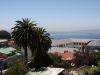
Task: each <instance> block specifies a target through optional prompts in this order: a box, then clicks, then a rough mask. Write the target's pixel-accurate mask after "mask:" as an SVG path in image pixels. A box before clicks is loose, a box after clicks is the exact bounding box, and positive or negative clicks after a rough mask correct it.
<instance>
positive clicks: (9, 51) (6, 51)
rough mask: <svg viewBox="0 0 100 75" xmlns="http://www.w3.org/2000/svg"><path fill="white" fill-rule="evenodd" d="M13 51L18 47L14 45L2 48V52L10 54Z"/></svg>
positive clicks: (0, 49) (0, 50)
mask: <svg viewBox="0 0 100 75" xmlns="http://www.w3.org/2000/svg"><path fill="white" fill-rule="evenodd" d="M13 51H16V49H15V48H12V47H7V48H0V53H3V54H10V53H12V52H13Z"/></svg>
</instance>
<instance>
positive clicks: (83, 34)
mask: <svg viewBox="0 0 100 75" xmlns="http://www.w3.org/2000/svg"><path fill="white" fill-rule="evenodd" d="M49 33H50V37H51V38H52V39H65V38H89V39H96V38H99V39H100V32H99V31H96V32H95V31H94V32H93V31H92V32H83V31H80V32H79V31H78V32H49Z"/></svg>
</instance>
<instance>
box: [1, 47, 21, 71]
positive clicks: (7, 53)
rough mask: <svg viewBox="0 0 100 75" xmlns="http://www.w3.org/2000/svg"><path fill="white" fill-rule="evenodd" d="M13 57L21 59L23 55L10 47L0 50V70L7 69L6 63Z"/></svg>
mask: <svg viewBox="0 0 100 75" xmlns="http://www.w3.org/2000/svg"><path fill="white" fill-rule="evenodd" d="M14 56H17V57H18V58H19V59H20V58H22V57H23V54H22V53H21V52H20V51H17V50H16V49H15V48H12V47H7V48H0V68H2V69H3V70H4V69H7V67H8V66H7V62H8V61H9V59H10V58H11V57H14Z"/></svg>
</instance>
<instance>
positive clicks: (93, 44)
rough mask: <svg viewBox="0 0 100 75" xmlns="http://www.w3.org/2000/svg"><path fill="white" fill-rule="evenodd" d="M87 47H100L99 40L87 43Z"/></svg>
mask: <svg viewBox="0 0 100 75" xmlns="http://www.w3.org/2000/svg"><path fill="white" fill-rule="evenodd" d="M87 46H100V40H99V39H97V40H93V41H91V42H90V43H88V45H87Z"/></svg>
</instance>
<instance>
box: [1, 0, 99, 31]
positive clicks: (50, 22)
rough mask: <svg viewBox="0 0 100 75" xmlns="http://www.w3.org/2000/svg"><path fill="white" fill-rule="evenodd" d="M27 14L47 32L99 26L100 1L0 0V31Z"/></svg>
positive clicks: (9, 27) (96, 27)
mask: <svg viewBox="0 0 100 75" xmlns="http://www.w3.org/2000/svg"><path fill="white" fill-rule="evenodd" d="M27 17H28V18H32V20H33V21H36V23H38V26H40V27H44V28H46V29H47V31H70V30H88V29H89V30H90V29H100V0H0V30H10V29H11V28H12V27H14V25H15V21H16V20H21V18H27Z"/></svg>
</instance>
